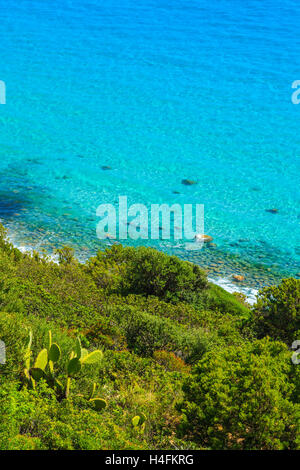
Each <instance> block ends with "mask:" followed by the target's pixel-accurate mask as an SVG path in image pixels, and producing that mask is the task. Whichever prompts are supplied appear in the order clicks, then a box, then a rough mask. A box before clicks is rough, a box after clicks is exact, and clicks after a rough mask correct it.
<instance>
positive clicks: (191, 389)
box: [180, 340, 300, 450]
mask: <svg viewBox="0 0 300 470" xmlns="http://www.w3.org/2000/svg"><path fill="white" fill-rule="evenodd" d="M290 358H291V356H290V353H289V352H288V350H287V348H286V347H285V346H284V345H283V343H278V342H277V343H276V342H274V343H273V342H271V341H268V340H262V341H255V342H254V343H252V344H249V345H247V346H244V347H229V348H227V349H225V350H223V351H217V352H213V351H211V352H209V353H207V354H206V355H204V356H203V358H202V359H201V361H199V362H198V363H197V365H196V366H195V368H194V370H193V374H192V376H190V377H188V378H187V380H186V382H185V384H184V387H183V390H184V401H183V402H182V403H181V405H180V409H181V411H182V413H183V420H182V424H181V433H182V434H188V435H189V437H190V438H193V439H194V440H195V441H197V442H199V443H201V444H203V445H205V446H207V447H209V448H212V449H248V450H249V449H287V448H289V449H293V448H295V446H296V443H295V442H296V439H298V438H299V432H300V429H299V423H297V414H298V413H299V403H298V404H294V403H293V402H292V396H293V392H294V390H295V386H294V385H293V384H292V383H289V382H288V381H287V377H288V374H289V373H290V369H291V361H290ZM298 399H299V397H298Z"/></svg>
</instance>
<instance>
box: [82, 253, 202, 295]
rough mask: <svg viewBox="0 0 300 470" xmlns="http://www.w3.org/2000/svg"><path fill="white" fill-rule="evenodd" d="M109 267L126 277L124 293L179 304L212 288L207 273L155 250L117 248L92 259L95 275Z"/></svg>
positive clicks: (122, 287) (91, 264) (121, 281)
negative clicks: (102, 267)
mask: <svg viewBox="0 0 300 470" xmlns="http://www.w3.org/2000/svg"><path fill="white" fill-rule="evenodd" d="M107 263H108V264H111V265H112V266H114V267H116V266H118V267H119V273H121V274H122V278H121V279H120V282H119V285H120V289H121V290H122V292H123V293H134V294H143V295H146V296H148V295H155V296H157V297H160V298H164V299H167V300H178V299H180V298H184V297H185V295H186V293H188V292H194V291H197V290H200V289H205V288H206V287H207V286H208V283H207V279H206V275H205V272H204V271H203V270H202V269H201V268H200V267H199V266H197V265H194V264H191V263H188V262H187V261H181V260H179V259H178V258H176V257H175V256H168V255H166V254H164V253H161V252H159V251H157V250H154V249H152V248H144V247H140V248H137V249H135V248H132V247H122V246H121V245H114V246H113V247H112V248H111V249H110V250H107V251H106V252H105V253H99V254H98V256H97V258H96V259H95V258H94V259H92V260H91V262H90V269H91V270H92V271H93V270H94V269H95V268H97V267H98V266H99V265H103V264H106V265H107ZM115 270H116V268H115ZM119 275H120V274H119Z"/></svg>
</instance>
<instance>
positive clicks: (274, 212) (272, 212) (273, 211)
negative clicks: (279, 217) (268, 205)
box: [266, 209, 278, 214]
mask: <svg viewBox="0 0 300 470" xmlns="http://www.w3.org/2000/svg"><path fill="white" fill-rule="evenodd" d="M266 212H270V213H271V214H277V213H278V209H266Z"/></svg>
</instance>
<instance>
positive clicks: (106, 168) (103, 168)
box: [101, 165, 112, 170]
mask: <svg viewBox="0 0 300 470" xmlns="http://www.w3.org/2000/svg"><path fill="white" fill-rule="evenodd" d="M101 168H102V170H111V169H112V167H111V166H108V165H103V166H102V167H101Z"/></svg>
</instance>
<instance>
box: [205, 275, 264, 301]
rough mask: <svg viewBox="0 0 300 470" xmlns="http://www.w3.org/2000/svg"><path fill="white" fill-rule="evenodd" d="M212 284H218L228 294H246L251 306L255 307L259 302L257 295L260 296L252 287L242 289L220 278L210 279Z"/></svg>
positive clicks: (228, 280)
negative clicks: (257, 301)
mask: <svg viewBox="0 0 300 470" xmlns="http://www.w3.org/2000/svg"><path fill="white" fill-rule="evenodd" d="M208 280H209V281H210V282H212V283H213V284H216V285H218V286H220V287H222V288H223V289H224V290H226V291H227V292H230V293H231V294H232V293H233V292H240V293H241V294H244V295H245V296H246V297H247V302H248V303H249V304H250V305H253V304H255V303H256V300H257V295H258V290H257V289H253V288H252V287H240V286H237V285H236V284H233V282H231V281H230V279H227V278H223V277H220V278H218V279H211V278H209V279H208Z"/></svg>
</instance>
